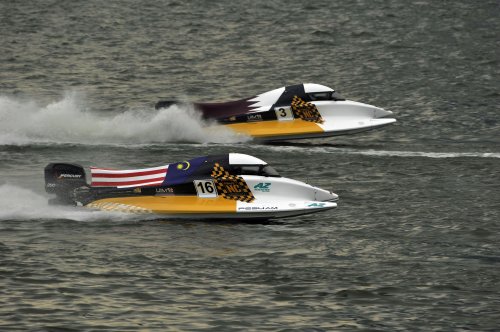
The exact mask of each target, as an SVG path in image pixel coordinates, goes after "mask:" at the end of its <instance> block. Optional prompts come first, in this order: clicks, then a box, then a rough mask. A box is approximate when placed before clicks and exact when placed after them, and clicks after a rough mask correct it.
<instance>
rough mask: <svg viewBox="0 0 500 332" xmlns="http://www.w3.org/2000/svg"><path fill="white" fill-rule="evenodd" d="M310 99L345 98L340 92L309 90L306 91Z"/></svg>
mask: <svg viewBox="0 0 500 332" xmlns="http://www.w3.org/2000/svg"><path fill="white" fill-rule="evenodd" d="M306 94H307V96H309V99H310V100H311V101H316V100H345V98H342V96H341V95H340V94H338V93H337V92H335V91H324V92H310V93H306Z"/></svg>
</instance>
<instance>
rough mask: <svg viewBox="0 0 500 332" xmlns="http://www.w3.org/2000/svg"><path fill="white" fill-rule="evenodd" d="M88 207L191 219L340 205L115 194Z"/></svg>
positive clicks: (317, 209) (253, 215) (299, 212)
mask: <svg viewBox="0 0 500 332" xmlns="http://www.w3.org/2000/svg"><path fill="white" fill-rule="evenodd" d="M86 207H87V208H91V209H98V210H105V211H115V212H127V213H136V214H157V215H161V216H164V217H174V218H189V219H270V218H282V217H291V216H297V215H302V214H309V213H315V212H321V211H325V210H329V209H333V208H336V207H337V203H335V202H320V201H286V202H284V201H265V200H259V199H257V200H255V201H254V202H252V203H246V202H241V201H235V200H228V199H224V198H222V197H220V196H218V197H215V198H201V197H198V196H141V197H115V198H105V199H100V200H96V201H94V202H91V203H89V204H87V205H86Z"/></svg>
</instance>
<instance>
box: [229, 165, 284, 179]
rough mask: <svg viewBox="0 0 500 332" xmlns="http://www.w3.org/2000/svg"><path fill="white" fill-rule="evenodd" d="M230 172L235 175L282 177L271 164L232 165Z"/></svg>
mask: <svg viewBox="0 0 500 332" xmlns="http://www.w3.org/2000/svg"><path fill="white" fill-rule="evenodd" d="M229 173H231V174H235V175H260V176H269V177H277V178H279V177H281V175H280V174H279V173H278V172H277V171H276V170H275V169H274V168H272V167H271V166H269V165H230V166H229Z"/></svg>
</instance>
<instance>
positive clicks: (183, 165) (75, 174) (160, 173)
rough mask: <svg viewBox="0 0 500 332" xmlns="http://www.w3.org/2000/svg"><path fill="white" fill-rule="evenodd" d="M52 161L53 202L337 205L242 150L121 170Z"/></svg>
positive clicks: (48, 171) (136, 207)
mask: <svg viewBox="0 0 500 332" xmlns="http://www.w3.org/2000/svg"><path fill="white" fill-rule="evenodd" d="M90 177H91V179H90V184H88V183H87V179H86V172H85V170H84V168H83V167H82V166H80V165H76V164H67V163H51V164H49V165H47V166H46V167H45V190H46V192H47V193H50V194H55V197H54V198H51V199H50V200H49V203H51V204H62V205H74V206H83V207H86V208H91V209H98V210H105V211H119V212H130V213H147V214H158V215H162V216H166V217H174V218H191V219H234V220H238V219H250V220H253V219H256V220H260V219H272V218H282V217H290V216H296V215H302V214H309V213H314V212H320V211H325V210H328V209H333V208H335V207H337V203H336V201H337V200H338V196H337V195H336V194H334V193H332V192H330V191H328V190H324V189H321V188H317V187H314V186H311V185H309V184H307V183H304V182H301V181H297V180H293V179H289V178H285V177H282V176H280V175H279V173H278V172H277V171H276V170H275V169H274V168H272V167H271V166H270V165H268V164H267V163H266V162H264V161H263V160H261V159H259V158H256V157H253V156H250V155H247V154H240V153H228V154H223V155H211V156H204V157H198V158H194V159H191V160H186V161H181V162H176V163H171V164H167V165H163V166H158V167H149V168H142V169H128V170H116V169H108V168H97V167H90Z"/></svg>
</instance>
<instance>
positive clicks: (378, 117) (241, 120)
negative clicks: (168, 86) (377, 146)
mask: <svg viewBox="0 0 500 332" xmlns="http://www.w3.org/2000/svg"><path fill="white" fill-rule="evenodd" d="M175 103H176V102H175V101H159V102H158V103H156V106H155V107H156V109H160V108H165V107H169V106H171V105H172V104H175ZM194 106H195V108H196V109H197V110H199V111H200V112H201V113H202V115H203V117H204V118H205V119H212V120H216V121H217V122H218V123H220V124H221V125H224V126H226V127H228V128H231V129H232V130H233V131H235V132H237V133H241V134H244V135H248V136H251V137H253V138H255V139H257V140H263V141H276V140H284V139H299V138H316V137H328V136H336V135H346V134H353V133H358V132H362V131H366V130H370V129H375V128H380V127H383V126H386V125H388V124H391V123H394V122H396V119H394V118H391V116H392V112H391V111H386V110H384V109H382V108H379V107H376V106H373V105H369V104H364V103H359V102H355V101H351V100H346V99H344V98H342V97H341V96H340V95H339V94H338V93H336V92H335V91H334V90H333V89H331V88H329V87H327V86H324V85H320V84H313V83H306V84H297V85H291V86H286V87H282V88H279V89H275V90H271V91H268V92H265V93H262V94H259V95H257V96H254V97H250V98H245V99H241V100H237V101H230V102H224V103H194Z"/></svg>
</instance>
